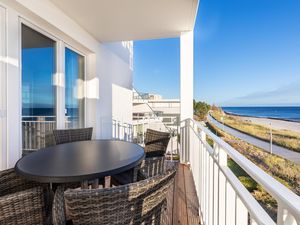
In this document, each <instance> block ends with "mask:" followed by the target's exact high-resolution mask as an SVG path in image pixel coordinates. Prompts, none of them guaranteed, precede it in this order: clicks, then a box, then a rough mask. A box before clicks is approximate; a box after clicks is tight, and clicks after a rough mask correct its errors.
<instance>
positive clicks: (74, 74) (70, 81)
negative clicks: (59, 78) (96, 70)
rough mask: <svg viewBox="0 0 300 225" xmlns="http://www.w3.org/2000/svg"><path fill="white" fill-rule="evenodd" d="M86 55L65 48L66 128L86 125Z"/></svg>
mask: <svg viewBox="0 0 300 225" xmlns="http://www.w3.org/2000/svg"><path fill="white" fill-rule="evenodd" d="M84 77H85V76H84V57H83V56H82V55H80V54H78V53H77V52H74V51H73V50H71V49H69V48H66V49H65V84H66V85H65V87H66V89H65V102H66V109H65V115H66V128H82V127H84V104H85V103H84V97H85V93H84V80H85V78H84Z"/></svg>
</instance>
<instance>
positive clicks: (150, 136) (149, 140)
mask: <svg viewBox="0 0 300 225" xmlns="http://www.w3.org/2000/svg"><path fill="white" fill-rule="evenodd" d="M169 140H170V134H169V133H167V132H161V131H157V130H152V129H147V131H146V137H145V153H146V157H159V156H164V155H165V153H166V150H167V147H168V144H169Z"/></svg>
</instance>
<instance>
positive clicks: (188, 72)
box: [180, 31, 194, 121]
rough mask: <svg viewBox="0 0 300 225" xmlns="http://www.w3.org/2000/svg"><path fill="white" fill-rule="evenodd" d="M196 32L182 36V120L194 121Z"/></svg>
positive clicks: (185, 33)
mask: <svg viewBox="0 0 300 225" xmlns="http://www.w3.org/2000/svg"><path fill="white" fill-rule="evenodd" d="M193 80H194V32H193V31H189V32H184V33H182V34H181V36H180V120H181V121H182V120H184V119H188V118H191V119H193Z"/></svg>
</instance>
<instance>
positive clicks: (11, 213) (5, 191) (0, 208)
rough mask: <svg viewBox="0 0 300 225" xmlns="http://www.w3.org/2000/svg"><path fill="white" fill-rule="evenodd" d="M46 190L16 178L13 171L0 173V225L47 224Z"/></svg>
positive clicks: (18, 177) (36, 184) (34, 183)
mask: <svg viewBox="0 0 300 225" xmlns="http://www.w3.org/2000/svg"><path fill="white" fill-rule="evenodd" d="M48 200H49V195H48V193H47V192H46V188H45V187H42V186H39V184H38V183H36V182H30V181H27V180H25V179H23V178H21V177H20V176H18V175H17V174H16V173H15V171H14V169H8V170H4V171H1V172H0V224H6V225H13V224H22V225H23V224H24V225H31V224H48V222H50V217H49V213H47V212H49V211H48V210H49V209H48V208H47V207H46V204H45V202H48Z"/></svg>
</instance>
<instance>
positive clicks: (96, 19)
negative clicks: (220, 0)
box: [51, 0, 198, 42]
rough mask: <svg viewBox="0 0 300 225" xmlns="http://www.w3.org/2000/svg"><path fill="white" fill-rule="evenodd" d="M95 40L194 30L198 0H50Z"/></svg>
mask: <svg viewBox="0 0 300 225" xmlns="http://www.w3.org/2000/svg"><path fill="white" fill-rule="evenodd" d="M51 1H52V2H53V3H54V4H55V5H56V6H57V7H58V8H60V9H61V10H62V11H63V12H64V13H66V14H67V15H68V16H69V17H70V18H71V19H73V20H74V21H75V22H77V23H78V24H79V25H80V26H82V27H83V28H84V29H85V30H86V31H88V32H89V33H90V34H91V35H93V36H94V37H95V38H96V39H97V40H98V41H101V42H111V41H126V40H143V39H155V38H167V37H177V36H179V35H180V33H181V32H184V31H190V30H193V29H194V23H195V18H196V14H197V8H198V0H51Z"/></svg>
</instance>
